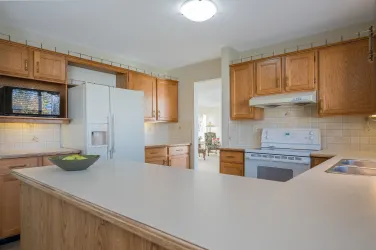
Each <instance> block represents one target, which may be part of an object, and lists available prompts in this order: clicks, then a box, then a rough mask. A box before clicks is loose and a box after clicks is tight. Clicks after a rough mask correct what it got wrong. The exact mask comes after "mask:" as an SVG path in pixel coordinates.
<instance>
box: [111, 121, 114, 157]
mask: <svg viewBox="0 0 376 250" xmlns="http://www.w3.org/2000/svg"><path fill="white" fill-rule="evenodd" d="M111 125H112V127H111V133H112V145H111V150H112V153H115V115H114V114H113V115H112V122H111Z"/></svg>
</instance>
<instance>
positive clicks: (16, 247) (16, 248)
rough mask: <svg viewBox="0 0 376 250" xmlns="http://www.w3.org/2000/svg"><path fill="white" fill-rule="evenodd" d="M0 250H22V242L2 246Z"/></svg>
mask: <svg viewBox="0 0 376 250" xmlns="http://www.w3.org/2000/svg"><path fill="white" fill-rule="evenodd" d="M0 250H20V242H19V241H16V242H12V243H9V244H6V245H2V246H0Z"/></svg>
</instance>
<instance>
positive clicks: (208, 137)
mask: <svg viewBox="0 0 376 250" xmlns="http://www.w3.org/2000/svg"><path fill="white" fill-rule="evenodd" d="M215 138H217V135H216V134H215V133H214V132H206V133H205V147H206V150H207V151H208V156H209V153H210V151H211V150H215V151H216V153H217V150H218V146H217V145H215V144H214V143H213V139H215Z"/></svg>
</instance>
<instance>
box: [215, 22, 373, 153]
mask: <svg viewBox="0 0 376 250" xmlns="http://www.w3.org/2000/svg"><path fill="white" fill-rule="evenodd" d="M371 24H372V23H362V24H357V25H353V26H350V27H347V28H342V29H338V30H334V31H327V32H324V33H321V34H317V35H313V36H309V37H304V38H299V39H294V40H291V41H286V42H284V43H279V44H276V45H273V46H268V47H265V48H258V49H251V50H248V51H245V52H238V51H235V50H232V49H230V48H227V49H225V50H223V51H222V82H223V89H222V91H223V96H224V97H226V98H227V99H225V98H223V104H222V105H223V108H225V107H229V105H230V104H229V103H230V102H229V93H230V92H229V88H228V86H229V77H228V75H229V70H228V64H230V63H231V60H232V59H236V58H241V57H247V56H251V55H257V54H261V53H266V54H267V53H270V52H273V50H274V51H275V53H276V54H278V53H282V52H283V50H284V48H295V49H296V45H298V44H309V43H310V42H313V41H315V42H316V43H314V45H315V46H318V45H322V44H324V43H325V39H326V38H328V41H329V42H338V41H340V39H341V35H343V38H344V39H348V38H352V37H356V35H355V33H356V32H358V31H361V30H366V29H368V28H369V26H370V25H371ZM304 47H307V46H301V47H300V49H303V48H304ZM288 51H291V50H288ZM226 63H228V64H227V66H226ZM315 109H316V107H313V108H308V107H306V108H301V107H300V108H291V109H283V108H282V109H281V108H276V109H265V119H264V120H263V121H247V120H245V121H231V120H230V113H229V111H228V110H224V111H223V113H222V115H223V117H222V121H223V130H224V131H223V136H224V137H225V136H226V134H227V136H228V137H227V138H223V145H224V146H233V147H236V146H245V147H255V146H259V142H260V131H261V130H260V129H261V128H283V127H299V128H320V129H321V131H322V142H323V147H324V148H331V149H337V148H347V149H349V148H350V149H361V150H374V149H376V146H375V145H376V139H375V138H376V131H375V130H376V125H375V124H376V123H371V130H370V131H368V127H367V124H366V122H365V117H362V116H343V117H342V116H337V117H329V118H316V117H315V114H316V113H317V112H316V110H315ZM288 111H290V112H288ZM286 114H287V115H286ZM226 126H228V130H226V129H225V127H226ZM226 139H228V140H227V141H226ZM226 142H227V143H226Z"/></svg>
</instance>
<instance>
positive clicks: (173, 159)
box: [168, 146, 190, 168]
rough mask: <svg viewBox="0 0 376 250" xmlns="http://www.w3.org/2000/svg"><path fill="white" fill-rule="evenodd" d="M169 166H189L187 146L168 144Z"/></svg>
mask: <svg viewBox="0 0 376 250" xmlns="http://www.w3.org/2000/svg"><path fill="white" fill-rule="evenodd" d="M168 154H169V162H168V163H169V164H168V165H169V166H171V167H178V168H190V164H189V162H190V161H189V146H170V147H169V148H168Z"/></svg>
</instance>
